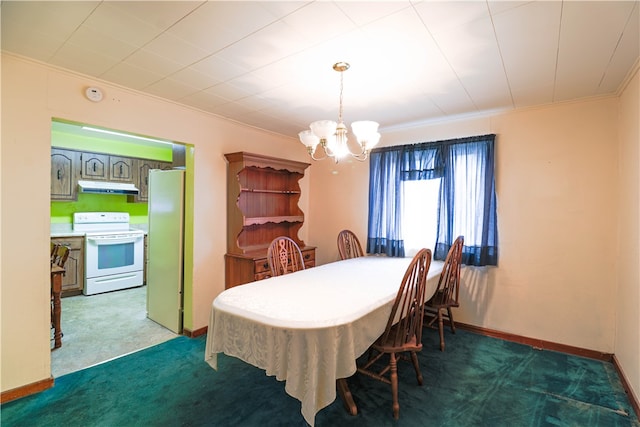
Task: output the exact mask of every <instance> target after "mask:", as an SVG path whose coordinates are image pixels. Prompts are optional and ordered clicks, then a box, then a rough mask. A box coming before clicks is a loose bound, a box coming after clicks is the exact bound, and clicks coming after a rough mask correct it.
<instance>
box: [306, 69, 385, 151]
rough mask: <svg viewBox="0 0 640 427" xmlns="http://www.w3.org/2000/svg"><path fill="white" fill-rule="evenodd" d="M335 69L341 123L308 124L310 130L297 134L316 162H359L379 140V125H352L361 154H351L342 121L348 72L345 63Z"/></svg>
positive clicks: (356, 123) (355, 123) (319, 122)
mask: <svg viewBox="0 0 640 427" xmlns="http://www.w3.org/2000/svg"><path fill="white" fill-rule="evenodd" d="M333 69H334V70H336V71H337V72H339V73H340V109H339V110H338V123H336V122H334V121H333V120H318V121H316V122H313V123H311V125H309V128H310V129H307V130H303V131H302V132H300V133H299V134H298V137H299V138H300V142H302V143H303V144H304V146H305V147H307V151H308V152H309V155H310V156H311V158H312V159H313V160H323V159H326V158H327V157H331V158H333V159H334V160H335V161H336V163H338V160H340V159H341V158H343V157H345V156H347V155H350V156H352V157H353V158H354V159H356V160H360V161H364V160H366V159H367V157H368V155H369V152H370V151H371V149H372V148H373V147H374V146H375V145H376V144H377V143H378V141H380V134H379V133H378V123H377V122H372V121H369V120H363V121H358V122H353V123H351V130H352V131H353V133H354V135H355V136H356V140H357V141H358V146H359V151H357V152H355V153H354V152H352V151H351V150H350V149H349V147H348V145H347V127H346V126H345V125H344V122H343V121H342V88H343V73H344V72H345V71H347V70H348V69H349V64H348V63H346V62H337V63H335V64H333ZM318 144H320V146H321V147H322V149H323V151H324V155H323V156H322V157H316V148H317V147H318Z"/></svg>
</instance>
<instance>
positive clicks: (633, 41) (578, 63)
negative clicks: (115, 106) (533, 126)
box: [0, 1, 640, 138]
mask: <svg viewBox="0 0 640 427" xmlns="http://www.w3.org/2000/svg"><path fill="white" fill-rule="evenodd" d="M639 9H640V4H639V2H638V1H602V2H595V1H564V2H562V1H513V2H508V1H467V2H465V1H445V2H434V1H389V2H381V1H375V2H364V1H353V2H343V1H334V2H331V1H286V2H278V1H255V2H250V1H196V2H192V1H137V2H134V1H82V2H76V1H44V2H35V1H2V3H1V9H0V12H1V14H2V39H1V40H2V49H3V50H5V51H9V52H12V53H15V54H18V55H21V56H26V57H29V58H33V59H35V60H38V61H42V62H45V63H48V64H51V65H54V66H57V67H62V68H65V69H68V70H72V71H75V72H79V73H82V74H85V75H88V76H91V77H95V78H97V79H100V80H103V81H107V82H112V83H115V84H118V85H120V86H123V87H127V88H131V89H135V90H138V91H141V92H146V93H149V94H152V95H155V96H159V97H162V98H166V99H169V100H172V101H174V102H177V103H180V104H184V105H188V106H192V107H195V108H197V109H200V110H204V111H207V112H211V113H214V114H216V115H220V116H224V117H227V118H229V119H232V120H235V121H238V122H241V123H245V124H248V125H251V126H255V127H258V128H261V129H265V130H268V131H272V132H275V133H279V134H283V135H287V136H290V137H292V138H297V134H298V132H300V131H301V130H303V129H306V128H308V125H309V123H310V122H312V121H315V120H321V119H331V120H337V117H338V105H339V95H340V74H339V73H337V72H336V71H334V70H333V69H332V66H333V64H334V63H336V62H338V61H346V62H348V63H350V65H351V68H350V69H349V70H348V71H346V72H344V74H343V78H344V93H343V99H344V120H345V122H346V123H347V125H349V124H350V123H351V122H353V121H356V120H375V121H378V122H379V123H380V128H381V129H380V130H381V133H382V134H383V138H384V130H385V129H395V128H401V127H405V126H412V125H416V124H420V123H428V122H431V121H438V120H442V119H445V118H449V117H452V116H460V115H469V114H479V113H483V112H486V111H501V110H511V109H516V108H523V107H529V106H535V105H547V104H551V103H557V102H563V101H567V100H574V99H580V98H586V97H594V96H602V95H608V94H615V93H616V92H617V90H619V88H620V86H621V84H623V83H624V82H625V80H626V78H627V77H628V76H629V74H630V72H632V71H633V70H635V69H636V67H637V66H638V57H639V40H640V31H639V23H640V18H639ZM98 86H99V85H98ZM103 90H105V94H104V96H105V98H106V99H107V100H108V97H109V93H108V89H105V88H103Z"/></svg>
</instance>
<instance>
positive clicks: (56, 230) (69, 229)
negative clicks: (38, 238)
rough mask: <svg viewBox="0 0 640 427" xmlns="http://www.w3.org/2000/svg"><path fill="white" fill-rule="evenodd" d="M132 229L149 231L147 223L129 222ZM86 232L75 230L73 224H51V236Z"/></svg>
mask: <svg viewBox="0 0 640 427" xmlns="http://www.w3.org/2000/svg"><path fill="white" fill-rule="evenodd" d="M129 228H130V229H131V230H142V231H144V233H145V234H147V233H148V231H149V226H148V225H147V224H129ZM85 234H86V232H84V231H74V229H73V224H57V223H56V224H51V237H84V236H85Z"/></svg>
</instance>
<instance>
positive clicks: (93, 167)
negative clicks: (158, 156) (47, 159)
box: [51, 147, 173, 202]
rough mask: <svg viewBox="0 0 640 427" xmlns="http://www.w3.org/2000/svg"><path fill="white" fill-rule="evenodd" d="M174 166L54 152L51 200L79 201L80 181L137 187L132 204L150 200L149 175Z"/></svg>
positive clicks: (113, 157)
mask: <svg viewBox="0 0 640 427" xmlns="http://www.w3.org/2000/svg"><path fill="white" fill-rule="evenodd" d="M172 167H173V166H172V163H171V162H164V161H159V160H149V159H138V158H133V157H122V156H113V155H109V154H102V153H93V152H88V151H82V152H81V151H75V150H68V149H64V148H57V147H52V148H51V200H78V180H81V179H82V180H89V181H113V182H126V183H133V184H134V185H135V186H136V187H137V188H138V189H139V190H140V194H139V195H137V196H128V197H127V201H129V202H147V201H148V199H149V196H148V194H149V193H148V190H149V171H150V170H151V169H162V170H168V169H172Z"/></svg>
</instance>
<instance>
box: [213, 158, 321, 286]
mask: <svg viewBox="0 0 640 427" xmlns="http://www.w3.org/2000/svg"><path fill="white" fill-rule="evenodd" d="M225 158H226V160H227V162H228V167H227V254H226V255H225V269H226V274H225V286H226V287H227V288H230V287H232V286H236V285H239V284H242V283H248V282H252V281H255V280H261V279H265V278H267V277H270V272H269V265H268V263H267V258H266V257H267V249H268V246H269V244H270V243H271V241H272V240H273V239H274V238H276V237H278V236H287V237H290V238H291V239H293V240H294V241H295V242H296V243H297V244H298V246H300V249H301V250H302V252H303V257H304V259H305V267H313V266H315V247H313V246H306V245H305V243H304V242H303V241H302V240H300V238H299V237H298V231H299V230H300V228H301V227H302V225H303V224H304V213H303V212H302V210H301V209H300V207H299V206H298V201H299V200H300V195H301V190H300V184H299V181H300V179H301V178H302V177H303V176H304V171H305V169H306V168H307V167H308V166H309V164H308V163H302V162H296V161H292V160H285V159H278V158H274V157H268V156H262V155H258V154H251V153H245V152H238V153H229V154H225Z"/></svg>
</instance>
